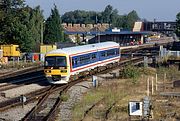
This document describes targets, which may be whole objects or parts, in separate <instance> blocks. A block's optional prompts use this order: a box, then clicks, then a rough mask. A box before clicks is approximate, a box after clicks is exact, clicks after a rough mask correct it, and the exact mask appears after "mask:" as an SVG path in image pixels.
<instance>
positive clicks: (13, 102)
mask: <svg viewBox="0 0 180 121" xmlns="http://www.w3.org/2000/svg"><path fill="white" fill-rule="evenodd" d="M142 60H143V58H133V59H131V60H129V61H128V60H124V61H122V62H120V63H119V65H115V66H112V67H111V68H109V69H105V70H100V73H107V72H109V71H111V70H112V69H114V68H119V67H122V66H123V65H125V64H127V63H129V62H131V63H134V64H135V63H137V62H140V61H142ZM97 72H99V71H98V70H97ZM97 72H94V73H89V74H87V75H83V76H81V77H80V78H79V79H77V80H74V81H72V82H71V83H69V84H67V85H63V86H58V85H56V86H47V87H46V88H43V89H40V90H37V91H35V92H31V93H29V94H26V95H24V96H25V97H26V102H25V105H26V104H27V103H30V102H34V101H36V100H39V101H38V103H37V105H36V106H35V107H34V108H33V109H32V110H31V112H29V113H28V114H27V115H26V116H25V117H24V118H23V119H22V121H28V120H31V119H38V120H49V121H50V120H52V119H53V120H54V117H55V115H56V111H57V108H58V107H59V105H60V104H61V102H62V99H61V96H62V94H63V93H66V91H67V90H68V89H69V88H70V87H72V86H73V85H75V84H76V83H79V82H81V81H84V80H86V79H87V78H90V77H91V76H92V75H94V74H95V73H97ZM85 77H86V78H85ZM57 91H59V95H58V96H57V97H56V101H55V103H54V105H53V106H52V107H51V108H50V110H49V111H48V113H46V115H44V116H39V117H37V116H38V115H37V114H38V112H39V111H42V110H43V108H44V106H45V105H46V104H44V102H46V100H48V97H49V96H50V95H51V94H53V93H54V92H57ZM20 98H21V97H20V96H19V97H16V98H13V99H10V100H7V101H4V102H1V103H0V111H4V110H7V109H9V108H12V107H15V106H21V105H22V102H21V101H20ZM35 114H36V115H35ZM34 116H35V117H34Z"/></svg>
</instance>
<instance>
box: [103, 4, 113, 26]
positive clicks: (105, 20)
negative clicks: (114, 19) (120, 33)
mask: <svg viewBox="0 0 180 121" xmlns="http://www.w3.org/2000/svg"><path fill="white" fill-rule="evenodd" d="M112 12H113V7H112V6H111V5H107V6H106V8H105V10H104V11H103V12H102V19H103V23H110V19H111V14H112Z"/></svg>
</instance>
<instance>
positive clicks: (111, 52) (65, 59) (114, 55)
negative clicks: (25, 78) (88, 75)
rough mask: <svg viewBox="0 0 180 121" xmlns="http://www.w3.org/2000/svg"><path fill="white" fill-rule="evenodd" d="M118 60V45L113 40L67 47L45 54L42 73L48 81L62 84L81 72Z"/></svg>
mask: <svg viewBox="0 0 180 121" xmlns="http://www.w3.org/2000/svg"><path fill="white" fill-rule="evenodd" d="M119 60H120V47H119V44H118V43H115V42H102V43H97V44H89V45H82V46H75V47H68V48H63V49H57V50H53V51H50V52H48V53H47V54H46V55H45V64H44V73H45V75H46V77H47V79H48V81H49V82H50V83H52V84H63V83H68V82H69V81H70V80H71V77H73V76H78V75H79V74H80V73H82V72H90V71H92V70H94V69H97V67H98V68H99V67H105V66H107V65H108V64H114V63H118V62H119Z"/></svg>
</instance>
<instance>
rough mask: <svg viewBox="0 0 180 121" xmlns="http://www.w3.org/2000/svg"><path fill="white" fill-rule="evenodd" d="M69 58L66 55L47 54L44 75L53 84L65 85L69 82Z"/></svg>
mask: <svg viewBox="0 0 180 121" xmlns="http://www.w3.org/2000/svg"><path fill="white" fill-rule="evenodd" d="M68 62H69V58H68V56H67V55H65V54H47V55H46V56H45V63H44V73H45V75H46V78H47V80H48V81H49V83H51V84H65V83H68V81H69V73H70V72H69V70H70V69H69V68H70V65H69V63H68Z"/></svg>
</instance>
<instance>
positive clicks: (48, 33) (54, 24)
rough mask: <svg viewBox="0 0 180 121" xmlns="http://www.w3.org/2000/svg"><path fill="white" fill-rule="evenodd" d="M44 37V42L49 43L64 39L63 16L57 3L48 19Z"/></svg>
mask: <svg viewBox="0 0 180 121" xmlns="http://www.w3.org/2000/svg"><path fill="white" fill-rule="evenodd" d="M44 37H45V39H44V42H45V43H47V44H54V43H55V42H63V41H64V34H63V28H62V26H61V17H60V15H59V11H58V9H57V7H56V5H54V9H52V10H51V15H50V16H49V17H48V18H47V20H46V24H45V32H44Z"/></svg>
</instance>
